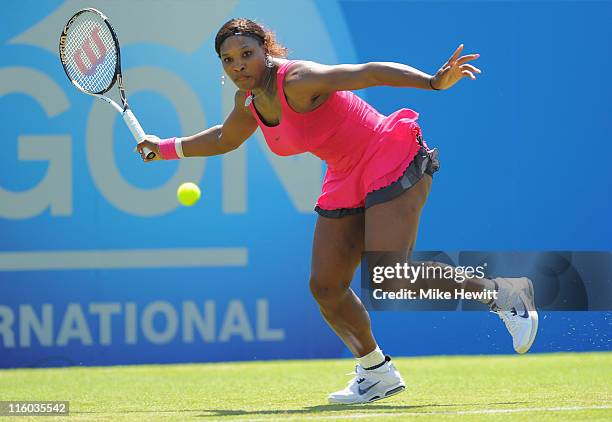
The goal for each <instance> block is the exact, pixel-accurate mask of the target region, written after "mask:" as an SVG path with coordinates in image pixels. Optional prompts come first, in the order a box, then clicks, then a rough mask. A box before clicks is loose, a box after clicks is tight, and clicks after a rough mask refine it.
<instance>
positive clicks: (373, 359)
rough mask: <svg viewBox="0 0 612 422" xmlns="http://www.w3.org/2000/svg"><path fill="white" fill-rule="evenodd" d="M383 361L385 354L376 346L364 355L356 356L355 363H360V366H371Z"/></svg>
mask: <svg viewBox="0 0 612 422" xmlns="http://www.w3.org/2000/svg"><path fill="white" fill-rule="evenodd" d="M384 362H385V355H384V354H383V352H382V350H380V347H378V346H376V349H374V350H372V351H371V352H370V353H368V354H367V355H365V356H362V357H360V358H357V363H358V364H359V365H361V367H362V368H364V369H367V368H372V367H373V366H377V365H380V364H381V363H384Z"/></svg>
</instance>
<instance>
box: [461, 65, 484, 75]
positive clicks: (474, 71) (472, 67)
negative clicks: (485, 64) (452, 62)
mask: <svg viewBox="0 0 612 422" xmlns="http://www.w3.org/2000/svg"><path fill="white" fill-rule="evenodd" d="M461 70H469V71H470V72H472V73H482V71H481V70H480V69H478V68H477V67H475V66H472V65H471V64H464V65H461Z"/></svg>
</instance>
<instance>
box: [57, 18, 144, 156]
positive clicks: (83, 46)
mask: <svg viewBox="0 0 612 422" xmlns="http://www.w3.org/2000/svg"><path fill="white" fill-rule="evenodd" d="M59 55H60V60H61V62H62V66H63V67H64V71H65V72H66V76H68V79H70V82H72V84H73V85H74V86H75V87H77V89H78V90H79V91H81V92H84V93H85V94H88V95H91V96H94V97H96V98H99V99H101V100H104V101H106V102H107V103H109V104H110V105H111V106H113V108H114V109H115V110H117V112H118V113H119V114H121V116H122V117H123V120H124V121H125V123H126V124H127V126H128V128H130V132H132V135H133V136H134V139H136V142H140V141H141V140H143V139H144V137H145V132H144V130H142V127H141V126H140V123H138V120H137V119H136V117H135V116H134V113H132V110H130V107H129V105H128V102H127V98H126V96H125V89H124V87H123V78H122V76H121V55H120V51H119V40H118V39H117V34H115V30H114V29H113V27H112V26H111V24H110V22H109V21H108V19H107V18H106V16H104V15H103V14H102V13H101V12H100V11H99V10H96V9H90V8H88V9H83V10H79V11H78V12H76V13H75V14H74V15H73V16H72V17H71V18H70V19H69V20H68V23H67V24H66V25H65V26H64V30H63V31H62V34H61V35H60V40H59ZM115 83H117V87H118V88H119V96H120V97H121V103H122V105H121V106H120V105H119V104H117V103H116V102H115V101H113V100H111V99H110V98H108V97H107V96H104V95H102V94H104V93H106V92H108V91H109V90H110V89H111V88H112V87H113V85H115ZM144 155H145V156H146V158H147V159H149V160H152V159H153V158H155V153H154V152H153V151H151V150H150V149H148V148H144Z"/></svg>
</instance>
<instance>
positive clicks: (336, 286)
mask: <svg viewBox="0 0 612 422" xmlns="http://www.w3.org/2000/svg"><path fill="white" fill-rule="evenodd" d="M350 284H351V281H350V280H348V281H341V280H337V279H333V280H332V279H327V278H322V277H319V276H317V275H311V276H310V292H311V293H312V296H313V297H314V298H315V300H316V301H317V303H318V304H319V305H320V306H323V307H329V306H331V307H333V306H334V305H336V304H337V303H339V302H340V300H341V299H342V298H343V297H344V295H345V294H346V292H347V290H348V288H349V286H350Z"/></svg>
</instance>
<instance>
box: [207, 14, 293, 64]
mask: <svg viewBox="0 0 612 422" xmlns="http://www.w3.org/2000/svg"><path fill="white" fill-rule="evenodd" d="M233 35H243V36H245V37H251V38H254V39H256V40H257V41H258V42H259V44H260V45H262V46H263V47H264V49H265V50H266V53H267V54H269V55H271V56H272V57H281V58H286V57H287V49H286V48H285V47H283V46H282V45H281V44H279V42H278V41H276V34H274V32H272V31H270V30H269V29H267V28H264V27H263V26H261V25H260V24H258V23H257V22H254V21H252V20H250V19H246V18H234V19H231V20H229V21H227V22H225V23H224V24H223V26H222V27H221V29H219V32H217V36H216V37H215V51H216V52H217V56H219V57H221V54H220V52H219V50H220V49H221V44H223V41H225V40H226V39H228V38H229V37H231V36H233Z"/></svg>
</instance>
